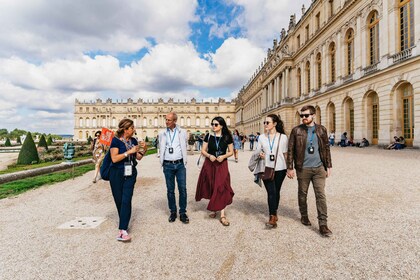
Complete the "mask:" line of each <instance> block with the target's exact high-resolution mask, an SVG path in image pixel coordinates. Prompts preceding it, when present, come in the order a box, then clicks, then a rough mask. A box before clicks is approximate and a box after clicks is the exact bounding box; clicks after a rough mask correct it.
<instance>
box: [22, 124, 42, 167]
mask: <svg viewBox="0 0 420 280" xmlns="http://www.w3.org/2000/svg"><path fill="white" fill-rule="evenodd" d="M33 162H39V156H38V151H37V150H36V146H35V142H34V139H32V135H31V133H30V132H28V134H27V135H26V139H25V141H24V142H23V145H22V148H21V149H20V152H19V157H18V160H17V164H31V163H33Z"/></svg>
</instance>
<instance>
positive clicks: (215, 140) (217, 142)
mask: <svg viewBox="0 0 420 280" xmlns="http://www.w3.org/2000/svg"><path fill="white" fill-rule="evenodd" d="M220 139H222V137H220V138H219V141H217V137H216V132H215V133H214V142H215V143H216V149H217V150H216V151H218V150H219V143H220Z"/></svg>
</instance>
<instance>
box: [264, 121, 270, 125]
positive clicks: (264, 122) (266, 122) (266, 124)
mask: <svg viewBox="0 0 420 280" xmlns="http://www.w3.org/2000/svg"><path fill="white" fill-rule="evenodd" d="M269 123H271V122H267V121H265V122H263V124H266V125H268V124H269Z"/></svg>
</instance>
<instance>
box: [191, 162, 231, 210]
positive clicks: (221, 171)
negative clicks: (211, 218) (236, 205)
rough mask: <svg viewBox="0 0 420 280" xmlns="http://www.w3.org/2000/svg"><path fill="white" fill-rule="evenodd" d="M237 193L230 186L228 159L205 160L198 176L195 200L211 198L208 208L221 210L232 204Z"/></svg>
mask: <svg viewBox="0 0 420 280" xmlns="http://www.w3.org/2000/svg"><path fill="white" fill-rule="evenodd" d="M234 195H235V193H234V192H233V190H232V187H231V186H230V174H229V169H228V163H227V160H224V161H223V162H218V161H214V162H211V160H209V159H208V158H206V160H205V161H204V164H203V168H202V169H201V172H200V176H199V177H198V182H197V190H196V192H195V200H196V201H200V200H201V199H202V198H205V199H210V202H209V205H208V206H207V210H210V211H220V210H223V209H225V207H226V206H227V205H229V204H232V198H233V196H234Z"/></svg>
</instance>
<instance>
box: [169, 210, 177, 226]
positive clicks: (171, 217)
mask: <svg viewBox="0 0 420 280" xmlns="http://www.w3.org/2000/svg"><path fill="white" fill-rule="evenodd" d="M175 220H176V212H171V215H170V216H169V219H168V221H169V222H170V223H173V222H175Z"/></svg>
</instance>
